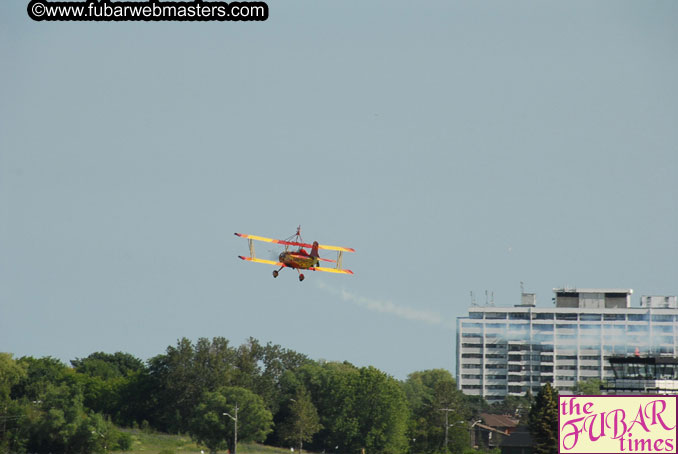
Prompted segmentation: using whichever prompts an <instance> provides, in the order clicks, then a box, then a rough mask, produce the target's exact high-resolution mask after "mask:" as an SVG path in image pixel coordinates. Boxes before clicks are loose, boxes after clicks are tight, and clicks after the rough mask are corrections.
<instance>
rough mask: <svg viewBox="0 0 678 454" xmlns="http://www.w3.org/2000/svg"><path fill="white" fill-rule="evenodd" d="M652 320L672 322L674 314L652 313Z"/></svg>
mask: <svg viewBox="0 0 678 454" xmlns="http://www.w3.org/2000/svg"><path fill="white" fill-rule="evenodd" d="M652 321H653V322H672V321H673V315H665V314H653V315H652Z"/></svg>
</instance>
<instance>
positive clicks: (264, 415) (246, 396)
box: [189, 387, 273, 453]
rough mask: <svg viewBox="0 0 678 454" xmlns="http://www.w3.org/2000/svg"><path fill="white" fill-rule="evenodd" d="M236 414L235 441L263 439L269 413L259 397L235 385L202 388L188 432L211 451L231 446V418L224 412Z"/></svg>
mask: <svg viewBox="0 0 678 454" xmlns="http://www.w3.org/2000/svg"><path fill="white" fill-rule="evenodd" d="M236 406H237V408H238V410H237V418H238V441H239V442H240V441H243V442H246V441H263V440H264V439H265V438H266V436H267V435H268V433H269V432H270V431H271V426H272V424H273V416H272V415H271V412H270V411H268V410H267V409H266V408H265V406H264V403H263V400H262V399H261V397H259V396H257V395H256V394H254V393H252V392H251V391H249V390H247V389H244V388H238V387H224V388H221V389H219V390H218V391H214V392H211V391H206V392H205V393H203V396H202V399H201V401H200V403H199V404H198V406H197V408H196V409H195V412H194V415H193V418H192V419H191V421H190V424H189V433H190V434H191V437H193V439H195V440H196V441H197V442H198V443H201V444H204V445H205V446H207V448H208V449H209V450H210V452H212V453H216V452H217V451H218V450H223V449H226V448H228V449H230V450H231V452H233V451H234V450H235V448H236V446H235V434H234V424H235V423H234V421H233V420H232V419H231V418H230V417H228V416H227V415H224V413H229V414H230V415H232V416H235V415H236V410H235V408H236Z"/></svg>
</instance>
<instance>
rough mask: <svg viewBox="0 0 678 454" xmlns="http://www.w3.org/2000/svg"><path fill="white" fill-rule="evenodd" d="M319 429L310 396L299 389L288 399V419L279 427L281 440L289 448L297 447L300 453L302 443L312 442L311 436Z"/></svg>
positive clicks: (319, 425)
mask: <svg viewBox="0 0 678 454" xmlns="http://www.w3.org/2000/svg"><path fill="white" fill-rule="evenodd" d="M320 429H322V425H321V424H320V418H319V417H318V411H317V410H316V408H315V405H313V402H312V401H311V395H310V394H309V393H308V391H307V390H306V388H303V387H301V388H299V390H298V391H297V393H296V394H295V395H294V397H293V398H290V405H289V412H288V417H287V418H286V419H285V421H284V422H283V423H282V424H281V427H280V433H281V437H282V440H283V441H284V442H286V443H288V444H289V445H291V446H298V447H299V451H301V450H302V448H303V446H304V443H307V442H309V441H311V440H313V435H315V434H316V433H317V432H318V431H319V430H320Z"/></svg>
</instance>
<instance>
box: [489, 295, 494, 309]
mask: <svg viewBox="0 0 678 454" xmlns="http://www.w3.org/2000/svg"><path fill="white" fill-rule="evenodd" d="M490 306H494V292H492V293H491V294H490Z"/></svg>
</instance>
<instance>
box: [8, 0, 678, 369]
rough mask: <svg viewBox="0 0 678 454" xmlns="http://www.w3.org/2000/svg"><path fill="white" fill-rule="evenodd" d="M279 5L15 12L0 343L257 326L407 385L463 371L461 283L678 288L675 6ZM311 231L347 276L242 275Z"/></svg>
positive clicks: (235, 334)
mask: <svg viewBox="0 0 678 454" xmlns="http://www.w3.org/2000/svg"><path fill="white" fill-rule="evenodd" d="M268 3H269V6H270V17H269V19H268V20H267V21H265V22H249V23H234V22H233V23H229V22H222V23H180V22H169V23H145V22H140V23H132V22H130V23H115V22H109V23H73V22H55V23H46V22H42V23H38V22H33V21H32V20H31V19H30V18H29V17H28V15H27V13H26V4H27V1H24V0H10V1H2V2H1V3H0V61H1V62H2V71H0V351H8V352H12V353H14V354H15V355H17V356H22V355H33V356H43V355H51V356H55V357H58V358H61V359H63V360H64V361H68V360H70V359H73V358H76V357H83V356H86V355H88V354H90V353H92V352H95V351H106V352H115V351H125V352H129V353H132V354H134V355H136V356H138V357H140V358H142V359H147V358H149V357H152V356H154V355H156V354H160V353H163V352H164V350H165V348H166V347H167V346H168V345H172V344H174V343H175V342H176V341H177V339H178V338H181V337H184V336H185V337H188V338H190V339H192V340H197V339H198V338H199V337H213V336H224V337H226V338H228V339H230V340H231V342H233V343H234V344H236V345H237V344H240V343H242V342H243V341H244V340H245V339H246V338H248V337H249V336H253V337H255V338H258V339H259V340H260V341H262V342H267V341H271V342H273V343H277V344H280V345H282V346H284V347H287V348H291V349H294V350H296V351H299V352H302V353H306V354H308V355H309V356H310V357H312V358H314V359H321V358H322V359H327V360H341V361H343V360H347V361H350V362H352V363H354V364H356V365H359V366H363V365H374V366H375V367H378V368H380V369H382V370H384V371H386V372H388V373H389V374H392V375H394V376H395V377H397V378H405V377H406V376H407V374H408V373H410V372H413V371H417V370H423V369H429V368H447V369H449V370H451V371H454V367H455V364H454V349H455V329H454V322H455V319H456V317H458V316H461V315H464V314H466V313H467V309H468V306H469V304H470V294H469V292H471V291H473V292H474V293H475V294H476V295H477V299H478V301H479V302H481V303H483V302H484V300H485V294H484V293H485V290H488V291H489V292H494V300H495V303H496V304H497V305H513V304H516V303H518V302H519V298H520V282H521V281H523V282H525V289H526V291H532V292H536V293H537V299H538V304H539V305H540V306H549V305H550V304H551V297H552V292H551V289H552V288H553V287H559V286H563V285H576V286H579V287H623V288H633V289H634V297H633V304H634V305H637V304H638V299H639V298H640V295H643V294H670V295H675V294H677V293H678V239H677V238H678V236H677V232H678V185H677V183H678V181H677V174H678V173H677V171H678V127H677V126H678V58H676V48H677V45H678V27H676V23H678V3H676V2H673V1H655V2H630V1H628V2H627V1H597V2H589V1H574V2H573V1H568V2H565V1H562V2H553V1H515V2H504V1H488V2H475V1H464V2H461V1H428V2H423V3H416V2H415V3H413V2H411V1H401V0H393V1H389V2H361V1H317V0H309V1H295V0H285V1H279V0H274V1H270V2H268ZM299 224H301V225H302V234H303V236H304V238H305V239H306V240H308V241H313V240H318V241H320V242H321V243H328V244H338V245H344V246H351V247H354V248H356V250H357V252H356V253H355V254H348V255H347V256H346V257H345V258H344V264H345V266H346V267H349V268H351V269H353V270H354V272H355V273H356V274H355V275H354V276H338V275H329V274H321V273H306V274H307V279H306V280H305V281H304V282H303V283H299V282H298V281H297V279H296V273H294V272H291V271H290V270H286V271H285V272H283V273H281V276H280V277H279V278H278V279H275V280H274V279H273V278H272V277H271V271H272V269H271V268H270V267H268V266H266V265H257V264H251V263H245V262H242V261H240V260H238V259H237V256H238V255H239V254H245V253H246V252H247V242H246V241H244V240H242V239H238V238H236V237H235V236H233V232H246V233H253V234H258V235H264V236H272V237H287V236H289V235H291V234H293V233H294V231H295V229H296V227H297V225H299ZM257 252H258V255H259V256H261V257H265V258H269V257H272V256H274V255H275V254H277V253H278V250H277V249H276V248H275V247H273V246H271V245H265V244H258V245H257Z"/></svg>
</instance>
